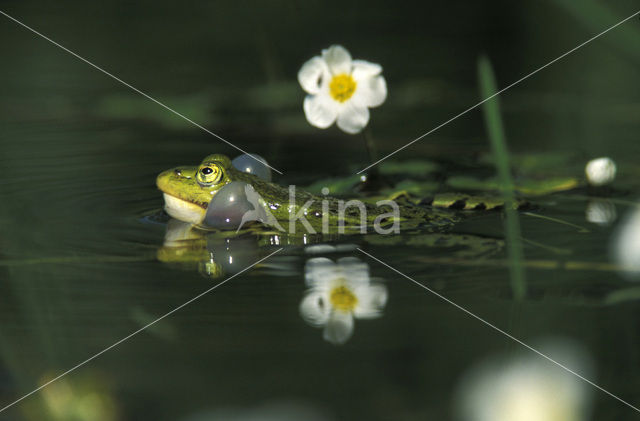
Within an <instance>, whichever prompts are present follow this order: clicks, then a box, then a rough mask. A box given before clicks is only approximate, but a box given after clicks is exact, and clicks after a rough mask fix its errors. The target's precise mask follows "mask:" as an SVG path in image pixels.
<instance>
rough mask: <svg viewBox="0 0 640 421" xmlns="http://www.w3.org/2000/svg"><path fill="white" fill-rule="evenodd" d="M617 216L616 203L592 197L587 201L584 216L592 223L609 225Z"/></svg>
mask: <svg viewBox="0 0 640 421" xmlns="http://www.w3.org/2000/svg"><path fill="white" fill-rule="evenodd" d="M617 216H618V214H617V212H616V205H615V204H613V203H612V202H611V201H609V200H602V199H594V200H590V201H589V203H587V209H586V211H585V218H587V221H589V222H591V223H592V224H598V225H609V224H611V223H612V222H613V221H615V220H616V218H617Z"/></svg>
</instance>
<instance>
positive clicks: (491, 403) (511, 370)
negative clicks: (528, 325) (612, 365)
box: [459, 344, 591, 421]
mask: <svg viewBox="0 0 640 421" xmlns="http://www.w3.org/2000/svg"><path fill="white" fill-rule="evenodd" d="M542 352H544V353H546V354H547V355H550V356H551V357H552V358H554V359H556V361H558V362H560V363H561V364H563V365H565V366H567V367H569V368H571V369H572V370H574V371H575V372H577V373H580V374H584V375H586V376H587V377H590V375H589V374H588V372H589V371H590V364H589V359H588V358H587V357H586V355H585V354H584V353H582V351H581V349H579V348H577V347H575V346H567V344H555V345H554V346H553V347H551V348H547V349H544V350H543V351H542ZM590 392H591V391H590V389H589V388H588V385H587V384H586V383H585V382H583V381H582V380H581V379H579V378H578V377H576V376H575V375H573V374H571V373H569V372H567V371H565V370H563V369H562V368H560V367H558V366H556V365H555V364H553V363H551V362H549V361H547V360H545V359H543V358H542V357H540V356H538V355H535V354H528V355H523V356H520V357H515V358H510V359H500V360H498V359H495V360H492V361H490V362H487V363H485V364H484V365H482V366H480V367H478V368H477V369H476V370H474V371H472V373H471V374H470V375H468V376H467V377H466V378H465V379H464V380H463V383H462V386H461V388H460V395H459V400H460V402H459V403H460V419H461V420H462V421H586V420H588V419H589V406H590V405H589V404H590Z"/></svg>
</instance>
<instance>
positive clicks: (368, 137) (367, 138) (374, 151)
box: [362, 127, 378, 162]
mask: <svg viewBox="0 0 640 421" xmlns="http://www.w3.org/2000/svg"><path fill="white" fill-rule="evenodd" d="M362 136H363V137H364V144H365V146H366V147H367V154H368V155H369V160H370V162H373V161H375V160H376V159H378V148H376V143H375V141H374V140H373V134H372V133H371V129H369V127H365V129H364V131H363V132H362Z"/></svg>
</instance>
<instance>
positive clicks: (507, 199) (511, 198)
mask: <svg viewBox="0 0 640 421" xmlns="http://www.w3.org/2000/svg"><path fill="white" fill-rule="evenodd" d="M478 82H479V84H480V96H481V97H482V98H488V97H490V96H491V95H494V94H495V93H496V92H497V86H496V81H495V76H494V74H493V69H492V68H491V63H490V62H489V59H488V58H487V57H486V56H484V55H483V56H481V57H480V58H479V59H478ZM482 111H483V115H484V120H485V125H486V127H487V134H488V136H489V141H490V142H491V149H492V152H493V158H494V161H495V164H496V169H497V171H498V181H499V183H500V190H501V193H502V198H503V200H504V213H505V232H506V237H507V238H506V240H507V254H508V257H509V275H510V280H511V288H512V290H513V295H514V298H515V299H516V300H521V299H523V298H524V297H525V295H526V293H527V286H526V278H525V271H524V267H523V265H522V261H523V260H524V256H523V251H522V241H521V235H520V219H519V216H518V212H517V210H516V209H515V207H514V204H515V194H514V192H513V190H514V187H513V180H512V179H511V170H510V166H509V152H508V150H507V144H506V140H505V134H504V126H503V124H502V116H501V114H500V104H499V100H498V97H497V96H494V97H493V98H491V99H490V100H489V101H486V102H485V103H484V104H482Z"/></svg>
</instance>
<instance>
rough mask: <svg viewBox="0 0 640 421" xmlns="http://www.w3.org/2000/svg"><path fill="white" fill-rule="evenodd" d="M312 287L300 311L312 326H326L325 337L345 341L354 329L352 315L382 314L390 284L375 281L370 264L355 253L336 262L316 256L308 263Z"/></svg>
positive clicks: (336, 342)
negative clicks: (371, 277) (356, 256)
mask: <svg viewBox="0 0 640 421" xmlns="http://www.w3.org/2000/svg"><path fill="white" fill-rule="evenodd" d="M305 282H306V284H307V286H308V287H309V289H308V290H307V292H306V294H305V297H304V298H303V299H302V302H301V303H300V315H301V316H302V318H303V319H304V320H305V321H306V322H307V323H309V324H310V325H312V326H316V327H322V326H324V334H323V336H324V339H325V340H326V341H328V342H331V343H332V344H338V345H341V344H344V343H345V342H347V341H348V340H349V338H350V337H351V334H352V333H353V319H354V318H356V319H373V318H376V317H380V316H381V315H382V309H383V308H384V306H385V304H386V303H387V288H386V287H385V286H384V285H381V284H377V283H372V282H371V279H370V278H369V266H368V265H367V264H366V263H363V262H362V261H360V260H359V259H357V258H355V257H343V258H341V259H338V260H337V261H336V262H335V263H334V262H333V261H332V260H330V259H327V258H326V257H314V258H312V259H309V260H308V261H307V264H306V266H305Z"/></svg>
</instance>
